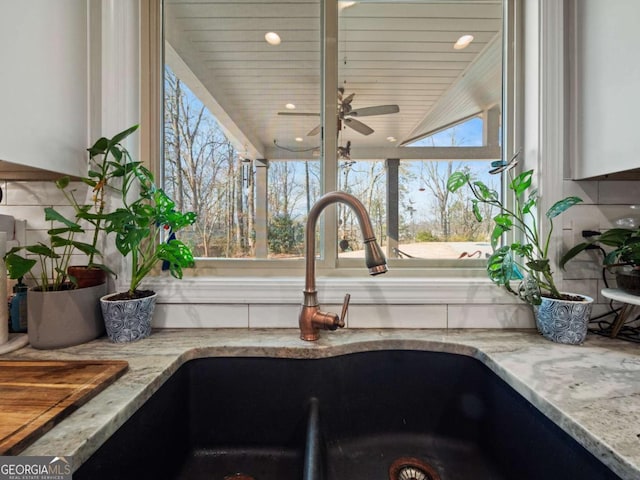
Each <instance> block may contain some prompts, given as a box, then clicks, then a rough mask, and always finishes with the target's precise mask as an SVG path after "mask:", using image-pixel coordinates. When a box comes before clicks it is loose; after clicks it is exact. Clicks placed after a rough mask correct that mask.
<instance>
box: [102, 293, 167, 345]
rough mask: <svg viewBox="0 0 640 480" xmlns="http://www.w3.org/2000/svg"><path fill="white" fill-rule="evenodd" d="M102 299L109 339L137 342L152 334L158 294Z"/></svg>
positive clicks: (121, 341) (120, 341)
mask: <svg viewBox="0 0 640 480" xmlns="http://www.w3.org/2000/svg"><path fill="white" fill-rule="evenodd" d="M111 295H113V294H110V295H106V296H104V297H102V298H101V299H100V306H101V307H102V316H103V317H104V326H105V327H106V330H107V335H108V336H109V340H111V341H112V342H115V343H126V342H135V341H137V340H141V339H143V338H147V337H148V336H149V335H151V317H153V309H154V308H155V306H156V298H157V297H158V295H157V294H156V293H154V294H153V295H151V296H150V297H145V298H137V299H134V300H107V298H109V297H110V296H111Z"/></svg>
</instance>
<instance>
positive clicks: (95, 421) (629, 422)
mask: <svg viewBox="0 0 640 480" xmlns="http://www.w3.org/2000/svg"><path fill="white" fill-rule="evenodd" d="M388 349H405V350H426V351H442V352H449V353H456V354H461V355H467V356H471V357H474V358H476V359H478V360H479V361H481V362H482V363H484V364H485V365H486V366H487V367H488V368H490V369H491V370H492V371H493V372H495V373H496V374H497V375H498V376H499V377H500V378H502V379H503V380H504V381H505V382H506V383H507V384H509V385H510V386H511V387H512V388H514V389H515V390H516V391H517V392H518V393H520V394H521V395H522V396H523V397H525V398H526V399H527V400H528V401H529V402H530V403H532V404H533V405H534V406H535V407H536V408H538V409H539V410H540V411H541V412H542V413H544V414H545V415H546V416H547V417H548V418H550V419H551V420H552V421H553V422H554V423H556V424H557V425H559V426H560V427H561V428H562V429H563V430H565V431H566V432H567V433H568V434H569V435H570V436H572V437H573V438H575V439H576V440H577V441H578V442H579V443H580V444H582V445H583V446H584V447H585V448H586V449H587V450H589V451H590V452H591V453H592V454H593V455H594V456H595V457H597V458H598V459H599V460H600V461H602V462H603V463H604V464H606V465H608V466H609V467H610V468H611V469H612V470H613V471H614V472H616V473H617V474H618V475H619V476H620V477H621V478H623V479H635V478H640V347H639V346H638V345H637V344H634V343H630V342H625V341H622V340H614V339H609V338H606V337H600V336H597V335H592V334H590V335H589V336H588V337H587V341H586V342H585V343H584V344H583V345H580V346H573V345H561V344H556V343H552V342H550V341H548V340H546V339H544V338H542V337H541V336H540V335H539V334H538V333H536V332H535V331H532V330H484V329H483V330H470V329H464V330H374V329H362V330H354V329H345V330H342V331H339V332H322V336H321V339H320V340H319V341H317V342H304V341H302V340H300V339H299V338H298V331H297V330H296V329H265V330H259V329H251V330H247V329H162V330H156V331H154V332H153V334H152V335H151V337H149V338H147V339H144V340H141V341H139V342H134V343H128V344H114V343H111V342H109V341H108V340H107V339H105V338H102V339H98V340H95V341H92V342H89V343H86V344H83V345H78V346H75V347H69V348H65V349H59V350H36V349H33V348H31V347H26V348H23V349H21V350H18V351H16V352H13V353H10V354H7V355H3V356H2V358H3V359H7V360H11V359H15V360H26V359H30V360H38V359H40V360H51V359H59V360H74V359H75V360H81V359H91V360H100V359H104V360H107V359H109V360H126V361H128V362H129V369H128V370H127V372H125V374H124V375H123V376H122V377H121V378H120V379H118V380H116V382H115V383H113V384H112V385H110V386H109V387H107V388H106V389H105V390H104V391H102V392H101V393H99V394H98V395H96V396H95V397H94V398H93V399H91V400H89V401H88V402H87V403H86V404H84V405H83V406H81V407H80V408H78V409H77V410H76V411H75V412H73V413H71V415H69V416H68V417H67V418H65V419H63V420H62V421H61V422H60V423H59V424H57V425H56V426H55V427H54V428H53V429H51V430H50V431H49V432H47V433H45V434H44V435H43V436H41V437H40V438H39V439H37V440H36V441H35V442H34V443H32V444H31V445H30V446H29V447H27V448H26V449H25V450H24V451H23V452H21V453H20V455H54V456H64V457H65V458H66V459H67V460H68V461H70V463H71V465H72V468H73V470H76V469H77V468H78V467H79V466H80V465H81V464H82V463H83V462H84V461H86V460H87V459H88V458H89V457H90V456H91V455H92V454H93V453H94V452H95V451H96V450H97V449H98V448H99V447H100V446H101V445H102V444H103V443H104V442H105V441H106V440H107V439H108V438H109V437H110V436H111V435H112V434H113V433H114V432H115V431H116V430H117V429H118V428H119V427H120V426H121V425H122V424H123V423H124V422H126V420H127V419H128V418H129V417H130V416H131V415H133V413H135V411H136V410H137V409H138V408H139V407H140V406H141V405H143V404H144V402H145V401H146V400H147V399H148V398H149V397H151V395H153V393H154V392H155V391H156V390H157V389H158V388H159V387H160V386H161V385H162V384H163V383H164V382H165V381H166V380H167V379H168V378H169V377H170V376H171V375H172V374H173V373H174V372H175V371H176V370H177V369H178V368H179V367H180V366H181V365H182V364H183V363H185V362H187V361H189V360H192V359H196V358H206V357H229V356H252V357H279V358H324V357H331V356H338V355H344V354H349V353H356V352H362V351H370V350H388Z"/></svg>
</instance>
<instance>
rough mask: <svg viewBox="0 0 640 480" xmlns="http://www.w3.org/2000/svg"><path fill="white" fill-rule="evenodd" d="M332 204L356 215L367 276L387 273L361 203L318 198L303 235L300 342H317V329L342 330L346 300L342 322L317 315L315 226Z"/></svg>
mask: <svg viewBox="0 0 640 480" xmlns="http://www.w3.org/2000/svg"><path fill="white" fill-rule="evenodd" d="M332 203H344V204H345V205H347V206H349V207H351V209H352V210H353V211H354V212H355V214H356V217H357V218H358V224H359V225H360V230H361V231H362V237H363V239H364V249H365V263H366V265H367V268H368V269H369V274H371V275H379V274H381V273H385V272H386V271H387V261H386V259H385V257H384V254H383V253H382V249H381V248H380V246H379V245H378V242H377V241H376V237H375V235H374V233H373V226H372V225H371V219H370V218H369V214H368V213H367V210H366V209H365V208H364V205H363V204H362V202H361V201H360V200H358V199H357V198H356V197H354V196H353V195H351V194H349V193H346V192H329V193H327V194H325V195H323V196H322V197H320V198H319V199H318V201H317V202H316V203H315V204H314V205H313V207H311V210H310V211H309V216H308V217H307V230H306V232H305V260H306V262H305V266H306V273H305V285H304V301H303V304H302V311H301V312H300V319H299V323H300V338H302V339H303V340H311V341H313V340H317V339H318V338H319V329H320V328H323V329H327V330H335V329H336V328H338V327H343V326H344V316H345V314H346V309H347V305H348V299H345V306H344V308H343V312H342V318H340V317H338V316H337V315H336V314H332V313H326V312H321V311H320V306H319V305H318V292H317V290H316V241H315V232H316V225H317V223H318V218H319V217H320V214H321V213H322V211H323V210H324V209H325V208H326V207H327V206H328V205H331V204H332Z"/></svg>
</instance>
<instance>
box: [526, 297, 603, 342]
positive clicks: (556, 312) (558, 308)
mask: <svg viewBox="0 0 640 480" xmlns="http://www.w3.org/2000/svg"><path fill="white" fill-rule="evenodd" d="M569 295H575V296H578V297H582V298H583V299H584V300H582V301H569V300H558V299H555V298H546V297H542V303H541V304H540V305H535V306H534V307H533V312H534V314H535V317H536V326H537V327H538V331H539V332H540V333H541V334H542V335H543V336H544V337H545V338H547V339H549V340H551V341H554V342H557V343H568V344H571V345H580V344H581V343H582V342H584V340H585V338H586V337H587V329H588V326H589V319H590V318H591V307H592V305H593V298H591V297H587V296H586V295H578V294H575V293H571V294H569Z"/></svg>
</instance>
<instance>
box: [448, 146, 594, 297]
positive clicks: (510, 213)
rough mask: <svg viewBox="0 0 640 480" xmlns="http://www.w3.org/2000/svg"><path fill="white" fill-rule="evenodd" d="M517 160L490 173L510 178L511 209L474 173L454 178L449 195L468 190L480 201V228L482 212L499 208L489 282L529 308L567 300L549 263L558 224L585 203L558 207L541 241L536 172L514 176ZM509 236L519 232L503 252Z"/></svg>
mask: <svg viewBox="0 0 640 480" xmlns="http://www.w3.org/2000/svg"><path fill="white" fill-rule="evenodd" d="M517 157H518V154H516V155H515V156H514V157H513V159H512V160H511V161H510V162H508V163H507V162H504V161H499V162H494V163H493V164H492V167H494V168H493V169H492V170H491V171H490V173H493V174H497V173H502V172H503V171H506V172H507V175H508V181H509V183H508V185H507V190H508V192H509V193H510V194H511V196H512V202H511V203H510V204H509V205H506V204H505V202H504V201H503V200H502V199H501V198H500V195H499V194H498V192H496V191H495V190H492V189H491V188H489V187H487V185H485V184H484V183H483V182H481V181H479V180H474V179H473V178H472V177H471V175H470V174H469V173H468V172H462V171H458V172H455V173H453V174H452V175H451V176H450V177H449V179H448V181H447V189H448V190H449V191H450V192H455V191H457V190H459V189H460V188H462V187H464V186H467V187H468V188H469V189H470V191H471V193H472V194H473V196H474V199H473V200H472V205H473V213H474V216H475V218H476V220H477V221H478V222H481V221H482V220H483V217H482V215H481V212H480V208H479V207H480V205H481V204H487V205H491V206H492V207H495V208H497V210H498V214H497V215H496V216H495V217H493V221H494V224H495V226H494V228H493V231H492V233H491V246H492V248H493V250H494V252H493V254H492V255H491V257H490V258H489V260H488V264H487V274H488V276H489V279H491V281H492V282H494V283H495V284H497V285H500V286H502V287H504V288H505V289H506V290H507V291H508V292H510V293H512V294H514V295H517V296H519V297H520V298H521V299H522V300H524V301H526V302H527V303H529V304H531V305H539V304H540V302H541V296H547V297H552V298H558V299H560V298H565V296H563V294H561V293H560V292H559V291H558V288H557V287H556V284H555V281H554V279H553V274H552V271H551V262H550V261H549V258H548V253H549V243H550V240H551V234H552V233H553V219H554V218H555V217H557V216H558V215H560V214H561V213H563V212H564V211H566V210H567V209H568V208H570V207H572V206H573V205H575V204H577V203H580V202H581V201H582V200H581V199H580V198H578V197H574V196H570V197H566V198H564V199H562V200H560V201H558V202H556V203H554V204H553V205H552V206H551V208H550V209H549V210H548V211H547V212H546V214H545V217H546V219H547V221H548V228H547V233H546V236H544V237H543V236H541V234H540V231H539V228H538V218H537V211H536V207H537V203H538V193H537V190H536V189H531V182H532V178H533V170H527V171H526V172H522V173H520V174H518V175H514V174H513V168H514V167H515V166H516V165H517ZM509 231H514V232H516V235H515V239H514V240H513V241H512V243H510V244H508V245H503V246H499V244H500V241H501V239H502V238H503V234H504V233H506V232H509ZM513 281H518V282H519V284H518V286H515V287H514V286H512V282H513Z"/></svg>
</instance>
